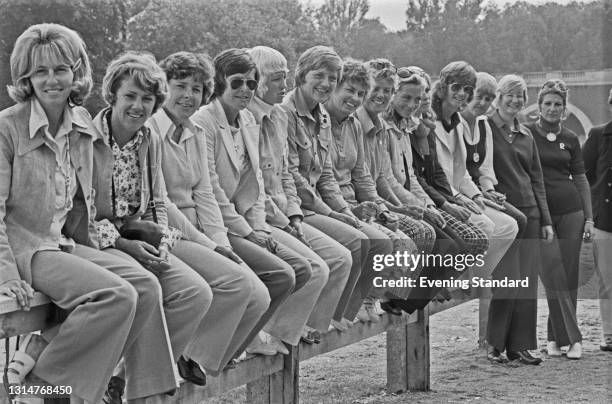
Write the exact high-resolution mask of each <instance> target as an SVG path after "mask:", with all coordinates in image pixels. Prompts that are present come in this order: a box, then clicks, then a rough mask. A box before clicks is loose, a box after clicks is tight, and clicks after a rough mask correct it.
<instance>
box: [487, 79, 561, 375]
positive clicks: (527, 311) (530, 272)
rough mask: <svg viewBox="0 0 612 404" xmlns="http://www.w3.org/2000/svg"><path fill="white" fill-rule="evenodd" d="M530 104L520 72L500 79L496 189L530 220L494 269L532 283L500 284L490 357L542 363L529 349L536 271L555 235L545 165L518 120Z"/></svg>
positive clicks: (492, 118)
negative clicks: (542, 249)
mask: <svg viewBox="0 0 612 404" xmlns="http://www.w3.org/2000/svg"><path fill="white" fill-rule="evenodd" d="M526 102H527V84H526V83H525V80H523V79H522V78H521V77H519V76H516V75H507V76H504V77H502V78H501V80H500V81H499V84H498V89H497V98H496V103H495V109H494V110H492V111H491V112H489V114H488V118H489V119H488V120H489V123H490V124H491V130H492V137H493V167H494V170H495V175H496V177H497V181H498V184H497V185H496V187H495V189H496V191H497V192H500V193H502V194H505V195H506V200H507V201H508V202H509V203H511V204H512V205H513V206H514V207H516V208H518V209H519V210H520V211H521V212H522V213H523V214H524V215H525V216H526V217H527V222H526V225H525V227H524V228H523V229H521V232H520V233H519V234H518V235H517V238H516V240H515V242H514V243H513V244H512V246H511V247H510V250H509V251H508V253H507V254H506V256H505V257H504V260H503V261H502V262H501V263H500V265H499V267H498V268H497V269H496V271H495V272H494V273H493V278H494V279H501V278H504V277H508V279H527V280H528V283H529V286H528V287H517V288H496V289H494V290H493V300H492V301H491V306H490V308H489V321H488V330H487V341H488V343H489V345H490V348H489V354H488V355H489V358H490V359H491V360H494V361H503V360H504V359H505V358H504V357H503V356H502V352H503V351H504V350H505V351H506V355H507V357H508V359H510V360H517V359H518V360H520V362H522V363H524V364H527V365H538V364H539V363H541V362H542V359H541V358H537V357H533V356H532V355H531V353H530V352H529V350H533V349H536V348H537V339H536V320H537V305H536V303H537V300H536V297H537V288H538V283H537V275H538V268H539V266H540V262H539V254H540V243H539V242H538V241H535V240H540V239H544V240H546V241H550V240H552V238H553V229H552V225H551V223H552V222H551V218H550V213H549V210H548V203H547V202H546V191H545V188H544V179H543V176H542V166H541V164H540V158H539V156H538V151H537V146H536V143H535V140H534V138H533V135H532V133H531V131H530V130H529V129H527V128H526V127H525V126H523V125H522V124H520V123H519V121H518V118H517V116H518V114H519V112H520V111H521V110H522V109H523V107H524V106H525V103H526Z"/></svg>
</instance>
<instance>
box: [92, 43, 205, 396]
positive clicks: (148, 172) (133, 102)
mask: <svg viewBox="0 0 612 404" xmlns="http://www.w3.org/2000/svg"><path fill="white" fill-rule="evenodd" d="M166 94H167V83H166V79H165V77H164V73H163V71H162V70H161V69H160V68H159V67H158V66H157V64H156V63H155V60H154V59H153V57H151V56H149V55H144V54H137V53H126V54H124V55H121V56H119V57H118V58H117V59H115V60H113V61H112V62H111V63H110V64H109V66H108V68H107V69H106V74H105V76H104V79H103V81H102V95H103V97H104V100H105V101H106V102H107V103H108V105H109V106H108V107H107V108H105V109H103V110H102V111H100V112H99V113H98V115H97V116H96V118H95V119H94V124H95V126H96V127H97V129H98V130H99V131H100V133H101V134H102V138H103V140H104V142H103V145H102V146H103V147H102V148H101V150H100V153H99V159H98V162H97V164H96V168H97V170H98V171H99V172H98V176H97V184H96V209H97V220H98V221H97V222H96V230H97V233H98V239H99V241H100V248H101V249H104V251H107V252H109V253H111V254H116V255H124V254H128V255H129V256H131V257H133V258H135V259H136V260H137V261H138V262H140V264H141V265H143V266H144V267H145V268H147V269H148V270H149V271H151V272H152V273H154V274H155V275H156V276H157V278H158V280H159V283H160V284H161V289H162V295H163V302H164V311H165V314H166V316H165V317H166V323H167V325H168V333H169V336H170V342H171V348H172V349H171V351H170V352H171V353H173V355H174V359H173V360H172V358H170V361H169V362H170V363H168V358H166V356H165V355H164V352H165V351H164V350H162V349H161V348H160V353H159V354H156V355H150V356H147V357H146V358H138V363H143V364H148V369H149V370H148V372H149V373H151V369H155V372H153V373H156V372H162V371H171V370H172V367H173V362H174V363H177V362H178V365H179V369H181V373H182V375H183V376H184V378H185V379H186V380H190V381H191V382H193V383H196V384H204V383H206V380H205V375H204V374H203V373H202V371H201V370H200V369H199V367H198V366H197V364H196V363H195V362H193V361H191V360H189V359H188V358H185V357H183V356H182V355H183V353H184V351H185V348H186V347H187V344H188V343H189V342H190V341H191V339H192V338H193V335H194V333H195V331H196V330H197V328H198V326H199V325H200V322H201V321H202V318H203V317H204V315H205V314H206V312H207V310H208V308H209V306H210V304H211V300H212V291H211V289H210V287H209V286H208V284H207V283H206V282H205V281H204V279H203V278H202V277H201V276H200V275H198V273H197V272H195V271H194V270H193V269H191V268H190V267H189V266H187V265H186V264H185V263H184V262H183V261H181V260H180V259H178V258H177V257H176V256H174V255H172V254H170V253H169V250H170V249H171V248H172V246H173V245H174V244H175V243H176V241H177V239H178V238H179V237H180V234H178V233H179V232H177V231H176V230H173V229H170V228H169V227H168V217H167V209H166V205H165V203H164V201H165V197H166V188H165V185H164V180H163V177H162V171H161V147H160V144H159V139H158V138H157V137H156V136H151V134H150V131H149V129H148V128H147V127H146V126H145V123H146V121H147V119H149V118H150V117H151V114H152V113H154V112H155V111H156V110H157V108H159V107H160V106H161V105H162V104H163V102H164V100H165V99H166ZM143 225H144V226H146V227H147V231H149V230H150V229H151V228H154V230H155V233H158V234H159V238H158V239H157V240H155V241H153V240H147V241H145V240H144V239H143V238H142V237H140V238H135V239H132V238H127V237H129V236H127V233H126V229H128V228H130V227H133V226H143ZM154 244H157V245H154ZM154 321H155V322H157V321H162V319H158V318H157V317H156V318H155V319H154ZM148 335H149V337H150V338H152V339H153V340H155V339H157V338H161V337H160V336H158V335H154V333H152V332H151V333H150V334H148ZM149 343H151V344H153V342H149ZM125 359H126V361H125V362H126V363H127V366H126V368H128V369H129V367H130V366H132V361H133V359H132V358H130V357H127V356H126V358H125ZM183 370H187V373H185V372H184V371H183ZM127 392H128V400H129V399H130V398H131V396H132V395H133V394H134V391H133V390H131V389H129V388H128V390H127Z"/></svg>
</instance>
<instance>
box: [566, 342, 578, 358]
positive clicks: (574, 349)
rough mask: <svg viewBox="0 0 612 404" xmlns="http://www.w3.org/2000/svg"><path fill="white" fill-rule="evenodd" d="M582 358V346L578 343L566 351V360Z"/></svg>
mask: <svg viewBox="0 0 612 404" xmlns="http://www.w3.org/2000/svg"><path fill="white" fill-rule="evenodd" d="M581 357H582V344H581V343H580V342H574V343H573V344H572V346H571V347H570V349H569V351H567V359H580V358H581Z"/></svg>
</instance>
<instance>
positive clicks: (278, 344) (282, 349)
mask: <svg viewBox="0 0 612 404" xmlns="http://www.w3.org/2000/svg"><path fill="white" fill-rule="evenodd" d="M267 337H268V338H267V339H268V341H267V343H268V344H269V345H270V346H272V347H274V349H276V352H278V353H280V354H283V355H289V350H288V349H287V347H286V346H285V344H284V343H283V341H281V339H280V338H277V337H275V336H273V335H270V334H268V335H267Z"/></svg>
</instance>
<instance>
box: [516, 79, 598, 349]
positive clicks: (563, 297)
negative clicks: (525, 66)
mask: <svg viewBox="0 0 612 404" xmlns="http://www.w3.org/2000/svg"><path fill="white" fill-rule="evenodd" d="M567 98H568V90H567V87H566V86H565V83H564V82H563V81H561V80H549V81H547V82H546V83H544V85H543V86H542V89H541V90H540V92H539V93H538V108H539V111H540V115H539V117H538V120H537V121H536V122H535V123H533V124H531V125H528V126H527V128H529V130H531V133H532V134H533V136H534V138H535V141H536V144H537V146H538V154H539V156H540V162H541V163H542V172H543V174H544V186H545V188H546V200H547V202H548V208H549V210H550V214H551V219H552V224H553V228H554V230H555V234H556V238H557V242H556V243H552V244H549V245H544V246H543V248H542V271H543V272H542V280H543V281H544V286H545V287H546V294H547V296H548V309H549V312H550V314H549V316H548V345H547V350H548V354H549V355H551V356H560V355H561V354H562V353H561V350H560V347H562V346H567V345H569V346H570V348H569V350H568V351H567V358H568V359H578V358H580V356H581V354H582V347H581V343H580V341H581V340H582V335H581V334H580V330H579V328H578V324H577V321H576V299H577V294H578V279H579V261H580V246H581V245H582V238H583V236H584V237H585V238H586V239H587V240H590V237H591V234H592V233H593V212H592V208H591V192H590V190H589V183H588V182H587V179H586V175H585V170H584V162H583V160H582V151H581V150H580V143H579V142H578V136H576V134H575V133H574V132H572V131H571V130H569V129H567V128H566V127H564V126H563V124H562V120H563V119H564V117H565V113H566V109H565V108H566V106H567ZM585 218H586V220H585ZM559 268H563V271H560V270H559ZM549 274H550V275H551V276H547V275H549Z"/></svg>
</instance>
